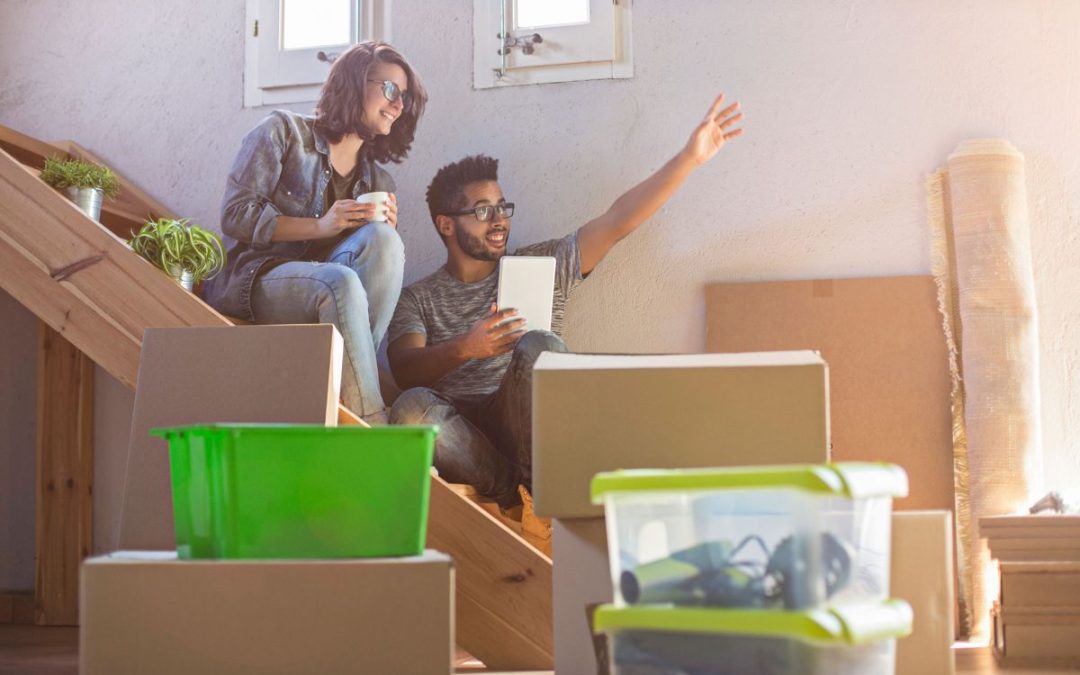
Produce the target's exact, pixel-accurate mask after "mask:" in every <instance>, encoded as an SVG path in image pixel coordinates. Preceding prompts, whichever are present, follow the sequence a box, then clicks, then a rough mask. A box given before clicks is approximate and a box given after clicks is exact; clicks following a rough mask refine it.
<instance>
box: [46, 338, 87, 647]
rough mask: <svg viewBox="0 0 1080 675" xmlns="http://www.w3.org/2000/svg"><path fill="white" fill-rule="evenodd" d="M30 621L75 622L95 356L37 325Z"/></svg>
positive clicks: (84, 537) (82, 552) (84, 543)
mask: <svg viewBox="0 0 1080 675" xmlns="http://www.w3.org/2000/svg"><path fill="white" fill-rule="evenodd" d="M37 372H38V378H37V384H38V406H37V407H38V411H37V422H38V439H37V470H36V480H35V485H36V488H35V496H36V499H37V504H36V509H35V511H36V513H37V516H36V527H35V532H36V556H35V557H36V560H35V573H34V623H36V624H38V625H51V626H74V625H77V624H78V623H79V564H80V563H81V562H82V560H83V558H85V557H86V556H88V555H89V554H90V547H91V527H92V508H91V504H92V495H93V485H92V481H93V470H94V457H93V443H94V437H93V436H94V432H93V423H94V404H93V396H94V363H93V361H91V360H90V359H89V358H87V356H86V355H85V354H83V353H82V352H81V351H79V350H78V349H77V348H76V347H75V346H74V345H73V344H71V343H70V342H68V341H67V340H66V339H65V338H64V337H63V336H62V335H61V334H60V333H58V332H56V331H55V330H53V329H52V328H50V327H49V326H48V325H47V324H46V323H45V322H40V324H39V329H38V366H37Z"/></svg>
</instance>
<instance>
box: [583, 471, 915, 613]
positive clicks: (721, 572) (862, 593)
mask: <svg viewBox="0 0 1080 675" xmlns="http://www.w3.org/2000/svg"><path fill="white" fill-rule="evenodd" d="M906 494H907V474H906V473H905V472H904V470H903V469H902V468H900V467H899V466H896V465H892V464H871V463H840V464H830V465H796V466H766V467H738V468H723V469H684V470H664V471H661V470H633V471H616V472H611V473H601V474H598V475H597V476H596V477H595V478H594V479H593V481H592V498H593V502H595V503H603V504H604V507H605V508H604V511H605V516H606V519H607V535H608V552H609V556H610V560H611V574H612V581H613V585H614V592H615V603H616V605H619V606H626V605H639V604H640V605H645V604H670V605H675V606H698V607H724V608H752V609H770V610H788V611H795V610H807V609H814V608H819V607H823V606H826V605H829V606H838V605H844V604H852V603H865V602H880V601H883V600H885V599H886V598H888V597H889V555H890V538H891V523H892V521H891V517H892V500H893V498H894V497H902V496H905V495H906Z"/></svg>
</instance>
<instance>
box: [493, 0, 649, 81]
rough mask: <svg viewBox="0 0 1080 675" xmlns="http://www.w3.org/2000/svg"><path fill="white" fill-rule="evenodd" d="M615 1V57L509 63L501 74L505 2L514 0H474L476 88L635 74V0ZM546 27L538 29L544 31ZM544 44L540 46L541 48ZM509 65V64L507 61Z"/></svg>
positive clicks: (612, 77)
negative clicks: (532, 63) (538, 63)
mask: <svg viewBox="0 0 1080 675" xmlns="http://www.w3.org/2000/svg"><path fill="white" fill-rule="evenodd" d="M610 1H611V2H612V11H613V16H612V22H613V26H612V32H613V39H614V54H613V58H612V59H611V60H610V61H608V60H604V61H592V62H586V63H562V64H550V65H535V66H532V65H530V66H524V67H519V66H510V67H508V68H507V69H506V70H504V71H502V75H501V76H499V75H498V74H497V73H496V71H497V70H499V69H501V65H502V62H503V60H502V58H501V57H500V56H499V55H498V54H497V52H498V49H499V47H500V40H499V38H498V37H496V36H497V34H499V33H501V32H502V29H501V27H500V26H501V23H502V21H503V14H502V11H503V10H502V3H503V2H506V3H507V4H510V3H512V2H513V0H473V88H474V89H495V88H500V87H513V86H520V85H527V84H550V83H555V82H578V81H583V80H607V79H621V78H630V77H633V76H634V65H633V41H632V35H633V32H632V27H631V15H632V13H633V0H610ZM544 30H549V31H550V30H551V29H544V28H540V29H538V30H537V32H539V33H541V34H543V32H544ZM541 48H542V45H541V46H540V47H538V49H541ZM508 65H509V64H508Z"/></svg>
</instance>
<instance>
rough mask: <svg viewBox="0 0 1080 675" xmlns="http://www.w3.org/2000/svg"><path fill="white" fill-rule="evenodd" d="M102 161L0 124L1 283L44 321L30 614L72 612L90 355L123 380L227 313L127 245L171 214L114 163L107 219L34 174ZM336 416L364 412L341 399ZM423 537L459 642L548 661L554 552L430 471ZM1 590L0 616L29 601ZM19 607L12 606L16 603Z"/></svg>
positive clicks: (530, 665)
mask: <svg viewBox="0 0 1080 675" xmlns="http://www.w3.org/2000/svg"><path fill="white" fill-rule="evenodd" d="M55 156H59V157H73V158H80V159H85V160H88V161H95V162H97V161H98V160H97V159H96V158H95V157H94V156H93V155H92V154H91V153H89V152H88V151H87V150H85V149H84V148H82V147H80V146H78V145H76V144H75V143H72V142H60V143H45V142H42V141H39V140H37V139H34V138H31V137H29V136H26V135H23V134H20V133H18V132H16V131H14V130H12V129H8V128H6V127H3V126H0V287H2V288H3V289H4V290H5V291H6V292H7V293H9V294H10V295H11V296H12V297H14V298H15V299H16V300H18V301H19V302H20V303H22V304H23V305H24V306H25V307H26V308H27V309H29V310H30V311H31V312H33V313H34V314H35V315H37V317H38V318H39V319H40V320H41V322H42V324H43V326H42V330H41V336H42V337H41V339H40V341H39V367H38V373H39V375H38V385H39V392H38V394H39V396H38V400H39V403H38V409H39V412H38V425H39V432H38V436H39V442H38V471H37V479H36V482H37V486H36V494H37V499H38V502H37V545H36V547H37V556H36V560H37V569H36V584H35V593H34V597H33V604H34V613H33V614H34V617H33V618H34V621H35V622H36V623H39V624H65V623H66V624H72V623H75V621H77V616H78V615H77V599H78V592H77V589H78V564H79V561H81V559H82V558H83V557H85V556H86V555H87V554H88V553H89V551H90V550H91V546H90V541H91V539H90V532H89V528H90V525H89V523H90V517H89V513H90V504H91V491H92V475H91V468H90V467H92V460H91V459H90V452H91V450H92V448H91V445H92V435H91V434H90V433H88V424H89V422H88V419H92V401H91V399H90V396H91V394H90V392H92V388H91V387H89V386H88V382H89V379H90V377H92V373H93V370H92V368H90V367H89V361H87V360H86V359H90V360H92V361H93V362H94V363H97V364H98V365H99V366H101V367H102V368H103V369H105V370H106V371H107V372H108V373H109V374H110V375H112V376H113V377H115V378H116V379H117V380H119V381H120V382H123V383H124V384H125V385H127V386H128V387H130V388H131V389H134V388H135V382H136V376H137V371H138V366H139V350H140V348H141V344H142V335H143V331H144V330H145V329H147V328H158V327H184V326H222V325H232V322H231V321H230V320H229V319H228V318H227V317H224V316H222V315H221V314H219V313H218V312H216V311H214V310H213V309H212V308H211V307H209V306H208V305H207V304H206V303H204V302H202V301H201V300H200V299H199V298H198V297H196V296H195V295H193V294H191V293H188V292H186V291H184V290H183V289H182V288H181V287H180V286H178V285H177V284H175V283H174V282H173V281H172V280H171V279H169V278H168V277H167V276H166V275H165V274H163V273H162V272H160V271H159V270H158V269H157V268H155V267H153V266H152V265H151V264H150V263H148V262H146V261H145V260H143V259H142V258H140V257H139V256H137V255H135V254H134V253H133V252H132V251H131V249H130V248H129V247H128V245H127V243H126V239H127V238H128V237H130V236H131V232H132V230H133V229H137V228H138V227H140V226H141V225H142V223H143V222H144V221H145V220H146V219H147V218H156V217H161V216H166V217H171V216H172V214H170V212H169V211H168V210H167V209H166V208H165V207H163V206H162V205H161V204H159V203H157V202H156V201H154V200H153V199H152V198H150V197H149V196H148V195H146V194H145V193H143V192H142V191H140V190H139V189H138V188H136V187H135V186H134V185H132V184H131V183H130V182H129V181H127V180H125V179H124V178H123V177H122V176H121V177H120V181H121V194H120V197H119V199H117V200H115V201H112V202H110V201H108V200H106V202H105V204H104V206H103V208H102V215H101V223H98V222H95V221H93V220H91V219H90V218H88V217H87V216H86V215H85V214H83V213H82V212H81V211H79V210H78V208H76V207H75V206H74V204H72V203H71V202H69V201H68V200H67V199H66V198H65V197H64V196H63V195H61V194H60V193H58V192H57V191H55V190H53V189H52V188H51V187H49V186H48V185H46V184H45V183H44V182H42V181H41V180H40V178H39V177H38V174H39V172H40V169H41V166H42V165H43V163H44V159H45V157H55ZM338 417H339V422H340V423H342V424H357V423H360V421H359V419H358V418H357V416H356V415H354V414H353V413H352V412H351V411H349V410H348V409H346V408H344V407H341V408H340V409H339V412H338ZM428 546H429V547H430V548H435V549H438V550H440V551H444V552H446V553H448V554H449V555H450V556H452V557H453V559H454V562H455V569H456V584H457V597H456V617H457V623H456V631H457V642H458V644H459V645H461V647H463V648H464V649H466V650H467V651H469V652H470V653H471V654H473V655H475V656H476V657H477V658H479V659H480V660H482V661H483V662H484V663H485V664H486V665H487V666H488V667H489V668H494V669H505V670H530V669H550V668H552V661H553V653H554V651H553V643H552V624H551V621H552V613H551V578H552V574H551V560H550V559H549V558H548V557H547V556H545V555H543V554H542V553H540V552H539V551H538V550H536V549H535V548H533V547H532V546H530V545H529V544H528V543H526V542H525V541H524V540H523V539H522V538H521V537H520V536H518V535H517V534H515V533H514V532H512V531H511V530H510V529H508V528H507V527H506V526H504V525H503V524H502V523H500V522H498V520H497V519H496V518H494V517H493V516H492V515H491V514H489V513H487V512H485V511H484V510H483V509H482V508H480V507H479V506H477V505H476V504H475V503H473V502H472V501H470V500H469V499H468V498H466V497H464V496H462V495H460V494H458V493H457V492H455V491H454V490H452V489H451V487H450V486H448V485H447V483H446V482H445V481H443V480H442V479H440V478H437V477H433V478H432V485H431V510H430V516H429V523H428ZM25 604H26V598H25V597H20V596H18V595H11V594H7V595H4V594H0V621H4V620H5V614H4V608H5V607H6V608H9V611H8V614H7V617H6V618H7V620H9V621H10V620H12V619H14V620H18V618H19V616H20V615H22V616H23V617H25V616H26V615H27V614H28V612H26V611H25V610H24V611H21V612H20V611H19V609H18V608H19V607H20V606H24V607H25ZM10 608H14V609H10Z"/></svg>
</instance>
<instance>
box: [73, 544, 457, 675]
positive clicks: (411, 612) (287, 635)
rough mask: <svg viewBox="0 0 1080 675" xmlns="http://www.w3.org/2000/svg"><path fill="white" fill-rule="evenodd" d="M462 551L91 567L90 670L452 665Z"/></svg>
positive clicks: (413, 669) (85, 595)
mask: <svg viewBox="0 0 1080 675" xmlns="http://www.w3.org/2000/svg"><path fill="white" fill-rule="evenodd" d="M453 597H454V581H453V566H452V563H451V561H450V559H449V558H448V557H447V556H446V555H444V554H441V553H437V552H434V551H428V552H426V553H425V554H424V555H423V556H417V557H415V558H395V559H389V558H384V559H348V560H280V561H278V560H258V561H256V560H249V561H241V560H230V561H214V560H199V561H191V560H185V561H180V560H176V559H175V556H174V555H172V554H168V553H156V554H153V553H151V554H147V553H144V554H141V555H140V554H137V553H125V552H120V553H114V554H112V555H111V556H105V557H100V558H91V559H89V560H87V561H86V562H85V563H83V566H82V583H81V598H80V603H79V606H80V649H79V672H80V673H82V674H83V675H98V674H102V675H104V674H108V675H126V674H128V673H131V674H136V673H137V674H140V675H141V674H142V673H155V674H157V675H167V674H170V673H177V674H180V673H184V674H189V673H200V674H212V673H222V674H225V673H228V674H229V675H244V674H248V673H250V674H252V675H254V674H255V673H258V674H260V675H266V674H271V673H282V674H286V673H287V674H289V675H293V674H295V673H418V674H419V673H423V674H425V675H426V674H427V673H449V672H450V670H451V663H452V659H453V650H454V632H453V621H452V617H453V611H454V603H453Z"/></svg>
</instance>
